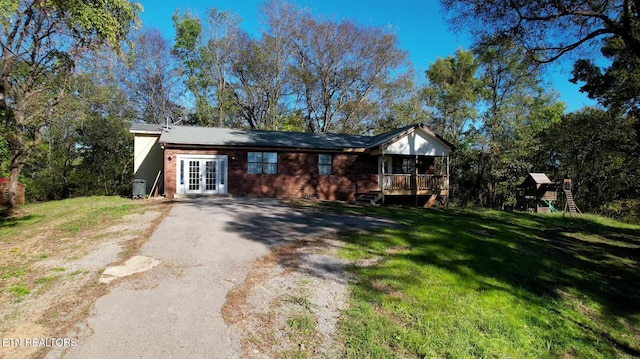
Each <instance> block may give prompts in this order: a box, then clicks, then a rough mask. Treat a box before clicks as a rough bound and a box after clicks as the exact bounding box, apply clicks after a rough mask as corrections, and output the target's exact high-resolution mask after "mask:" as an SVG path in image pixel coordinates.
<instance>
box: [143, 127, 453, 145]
mask: <svg viewBox="0 0 640 359" xmlns="http://www.w3.org/2000/svg"><path fill="white" fill-rule="evenodd" d="M418 127H421V128H422V129H424V130H425V131H426V132H428V133H429V134H430V135H432V136H433V137H436V138H438V139H439V140H441V141H442V142H444V143H445V144H446V145H448V146H449V147H452V146H451V144H449V143H448V142H446V141H444V140H443V139H442V138H441V137H440V136H438V135H436V134H435V133H433V132H432V131H431V130H429V129H428V128H426V127H422V126H421V125H417V124H416V125H411V126H406V127H402V128H398V129H395V130H392V131H389V132H385V133H383V134H380V135H376V136H364V135H346V134H334V133H309V132H284V131H259V130H241V129H232V128H220V127H197V126H172V127H171V128H168V129H167V128H165V127H163V126H162V125H153V124H133V125H132V126H131V132H133V133H155V134H160V142H161V143H166V144H172V145H191V146H224V147H227V146H235V147H264V148H292V149H314V150H345V149H372V148H378V147H380V146H383V145H385V144H387V143H389V142H392V141H394V140H396V139H397V138H398V137H401V136H402V135H404V134H406V133H408V132H409V131H411V130H413V129H415V128H418Z"/></svg>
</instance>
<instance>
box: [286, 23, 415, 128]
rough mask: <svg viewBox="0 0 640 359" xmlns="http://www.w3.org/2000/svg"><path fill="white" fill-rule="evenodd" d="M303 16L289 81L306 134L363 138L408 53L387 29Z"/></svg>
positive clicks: (297, 30)
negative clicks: (302, 114) (352, 134)
mask: <svg viewBox="0 0 640 359" xmlns="http://www.w3.org/2000/svg"><path fill="white" fill-rule="evenodd" d="M302 16H303V18H302V19H301V21H300V22H298V23H297V28H296V36H295V41H294V43H293V51H294V52H293V53H294V65H292V68H291V75H292V78H293V81H294V82H295V89H294V91H296V96H297V98H298V99H299V100H300V101H301V102H302V103H304V106H303V108H304V109H303V111H304V112H305V117H306V121H307V126H308V130H309V131H312V132H362V130H363V129H364V128H365V127H366V126H365V122H366V121H367V120H370V118H371V117H374V116H375V115H377V114H378V113H379V112H378V111H379V107H378V104H379V103H380V102H382V96H383V95H384V94H385V92H384V91H382V89H383V87H384V86H385V84H386V83H388V82H389V81H390V79H391V78H392V75H393V73H394V72H395V71H401V70H402V68H403V67H404V66H405V65H406V64H405V60H406V53H405V52H404V51H402V50H400V49H399V48H398V40H397V37H396V36H395V34H393V33H392V32H391V31H388V30H387V29H382V28H371V27H362V26H359V25H357V24H355V23H354V22H351V21H340V22H337V23H336V22H332V21H327V20H316V19H315V18H312V17H311V16H310V15H309V14H303V15H302Z"/></svg>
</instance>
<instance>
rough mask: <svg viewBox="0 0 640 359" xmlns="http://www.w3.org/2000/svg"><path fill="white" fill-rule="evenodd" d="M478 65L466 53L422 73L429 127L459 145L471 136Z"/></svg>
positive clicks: (479, 87)
mask: <svg viewBox="0 0 640 359" xmlns="http://www.w3.org/2000/svg"><path fill="white" fill-rule="evenodd" d="M477 71H478V63H477V62H476V60H475V59H474V57H473V54H472V53H471V52H470V51H464V50H462V49H459V50H458V51H457V52H456V54H455V56H447V57H446V58H444V59H443V58H438V59H437V60H436V62H434V63H431V65H430V66H429V69H427V71H426V76H427V80H428V82H429V83H428V85H427V87H426V88H425V89H424V92H423V96H424V99H425V101H426V104H427V106H428V107H429V108H430V109H431V111H432V118H431V122H430V123H429V125H430V127H431V128H432V129H433V130H434V131H436V132H437V133H439V134H441V135H442V136H443V137H444V138H445V139H447V140H448V141H450V142H451V143H453V144H454V145H459V144H461V143H463V142H465V139H464V137H465V136H467V135H470V134H472V133H473V132H474V130H475V128H476V125H477V120H478V110H477V105H478V101H479V99H480V92H481V91H482V82H481V81H480V79H478V78H477V77H476V73H477Z"/></svg>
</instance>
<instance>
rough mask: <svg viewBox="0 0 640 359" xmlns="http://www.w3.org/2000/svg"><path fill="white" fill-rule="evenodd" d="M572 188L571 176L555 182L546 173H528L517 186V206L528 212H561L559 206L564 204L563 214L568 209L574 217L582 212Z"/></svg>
mask: <svg viewBox="0 0 640 359" xmlns="http://www.w3.org/2000/svg"><path fill="white" fill-rule="evenodd" d="M571 190H572V183H571V179H570V178H565V179H563V180H560V181H555V182H554V181H551V180H550V179H549V177H547V175H546V174H544V173H528V174H527V176H526V177H525V179H524V181H523V182H522V183H521V184H519V185H518V186H517V195H516V198H517V208H518V209H519V210H522V211H527V212H536V213H553V212H560V210H559V209H558V208H559V206H560V205H561V204H564V209H563V210H562V212H563V214H564V213H566V212H567V211H568V212H569V213H570V215H571V217H574V216H576V215H578V214H582V212H581V211H580V209H579V208H578V206H577V205H576V202H575V201H574V199H573V193H572V192H571ZM559 194H560V196H559Z"/></svg>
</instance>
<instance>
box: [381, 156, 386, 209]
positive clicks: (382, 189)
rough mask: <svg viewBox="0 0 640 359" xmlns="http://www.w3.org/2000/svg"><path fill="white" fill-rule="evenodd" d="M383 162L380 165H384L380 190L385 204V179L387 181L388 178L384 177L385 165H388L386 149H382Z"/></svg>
mask: <svg viewBox="0 0 640 359" xmlns="http://www.w3.org/2000/svg"><path fill="white" fill-rule="evenodd" d="M381 162H382V163H381V164H380V165H381V166H382V181H380V191H381V194H382V204H383V205H384V184H385V181H386V178H384V175H385V167H387V166H386V163H385V162H384V149H382V161H381Z"/></svg>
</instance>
